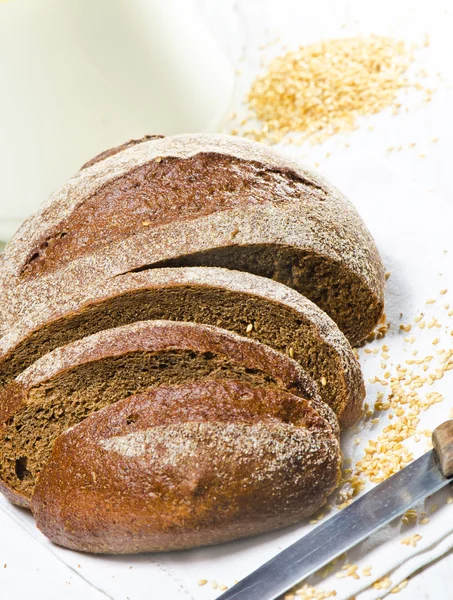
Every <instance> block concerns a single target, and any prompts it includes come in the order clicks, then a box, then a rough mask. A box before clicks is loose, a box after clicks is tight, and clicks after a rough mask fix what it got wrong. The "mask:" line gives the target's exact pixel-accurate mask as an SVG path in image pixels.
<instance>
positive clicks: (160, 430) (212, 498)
mask: <svg viewBox="0 0 453 600" xmlns="http://www.w3.org/2000/svg"><path fill="white" fill-rule="evenodd" d="M339 476H340V450H339V444H338V441H337V439H336V438H335V436H333V435H332V433H331V430H330V428H329V426H328V425H327V424H326V422H325V421H324V419H322V418H320V417H319V415H318V414H317V413H316V411H315V410H314V409H313V408H312V406H311V405H310V403H309V402H307V401H306V400H303V399H302V398H298V397H296V396H294V395H292V394H290V393H288V392H285V391H283V390H281V389H279V388H276V387H272V386H270V387H268V386H263V387H254V386H251V385H250V384H249V383H246V382H239V381H234V380H228V381H199V382H192V383H186V384H182V385H179V386H167V385H165V386H161V387H158V388H155V389H153V390H151V391H149V392H145V393H143V394H141V395H138V396H133V397H130V398H127V399H125V400H121V401H120V402H117V403H116V404H114V405H112V406H109V407H107V408H104V409H103V410H100V411H99V412H97V413H95V414H93V415H91V416H90V417H88V418H87V419H85V420H84V421H83V422H82V423H79V424H78V425H76V426H75V427H73V428H71V429H70V430H68V431H66V432H65V433H63V434H62V435H61V436H59V437H58V438H57V440H56V442H55V444H54V447H53V450H52V453H51V455H50V457H49V459H48V461H47V463H46V464H45V466H44V468H43V469H42V470H41V473H40V475H39V477H38V482H37V485H36V488H35V492H34V494H33V498H32V510H33V513H34V515H35V518H36V520H37V524H38V527H39V528H40V529H41V531H42V532H43V533H44V534H45V535H46V536H47V537H48V538H50V539H51V540H52V542H55V543H57V544H60V545H61V546H65V547H67V548H71V549H72V550H81V551H84V552H95V553H123V554H124V553H133V552H150V551H165V550H180V549H185V548H193V547H195V546H201V545H206V544H216V543H219V542H225V541H229V540H233V539H237V538H242V537H245V536H249V535H253V534H257V533H262V532H265V531H269V530H271V529H275V528H278V527H283V526H286V525H291V524H293V523H296V522H297V521H300V520H301V519H303V518H304V517H307V516H309V515H311V514H312V513H314V512H315V511H316V510H318V509H319V508H320V507H321V506H322V505H323V504H324V502H325V500H326V497H327V495H328V494H329V493H330V492H331V491H332V490H333V489H334V488H335V487H336V486H337V484H338V481H339Z"/></svg>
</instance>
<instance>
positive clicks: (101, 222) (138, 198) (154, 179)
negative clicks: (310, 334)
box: [0, 135, 384, 344]
mask: <svg viewBox="0 0 453 600" xmlns="http://www.w3.org/2000/svg"><path fill="white" fill-rule="evenodd" d="M194 173H195V174H194ZM126 213H127V218H125V217H124V215H125V214H126ZM92 224H93V225H92ZM200 233H201V234H200ZM4 263H5V269H4V273H3V276H1V280H2V281H1V286H2V287H3V289H4V292H5V293H4V295H5V294H6V295H7V296H9V295H10V297H9V298H8V301H7V302H5V300H3V302H2V298H0V304H1V307H0V311H1V312H2V313H3V315H4V317H3V318H4V323H3V328H4V329H7V328H8V327H9V326H11V325H12V324H13V323H14V322H17V320H18V319H20V318H21V317H25V315H26V314H27V312H28V311H29V310H30V308H31V307H32V306H33V305H39V304H40V303H43V304H45V303H46V301H47V300H48V298H50V297H52V296H53V297H58V294H59V291H60V290H59V289H58V286H57V282H58V279H59V277H60V276H61V274H60V271H61V269H65V279H66V286H67V287H69V289H77V288H78V287H83V286H85V285H87V284H89V283H94V282H98V281H101V280H102V279H104V278H108V277H113V276H116V275H118V274H121V273H124V272H130V271H133V270H137V269H142V268H144V267H146V266H147V265H148V266H151V267H153V268H156V267H162V266H196V265H197V266H202V265H203V266H223V267H227V268H236V269H238V270H244V271H252V272H254V273H256V274H258V275H263V276H266V277H272V278H274V279H276V280H278V281H281V282H282V283H285V284H286V285H290V286H292V287H294V288H295V289H297V290H298V291H300V292H302V293H304V294H305V295H307V296H308V297H310V298H312V299H313V300H314V301H315V302H317V303H318V304H319V305H320V306H321V307H322V308H323V310H325V311H326V312H328V313H329V314H330V315H331V316H332V317H333V318H334V320H335V321H336V322H337V323H338V324H339V325H340V328H342V330H343V331H344V332H345V333H346V335H347V336H348V339H349V340H350V341H351V343H352V344H355V343H357V342H359V341H360V340H362V339H363V338H364V337H366V336H367V335H368V333H369V332H370V331H371V330H372V329H373V328H374V327H375V325H376V324H377V322H378V321H379V319H380V318H381V316H382V311H383V302H384V293H383V292H384V269H383V266H382V263H381V260H380V258H379V254H378V251H377V249H376V246H375V244H374V241H373V239H372V237H371V235H370V233H369V231H368V230H367V229H366V227H365V225H364V224H363V222H362V220H361V219H360V217H359V215H358V214H357V212H356V211H355V209H354V208H353V207H352V205H351V204H350V203H349V202H348V201H347V200H346V199H345V198H344V197H343V196H342V195H341V194H340V193H339V192H338V190H336V189H335V188H334V187H333V186H331V185H330V184H328V183H327V182H326V181H324V180H323V179H322V178H320V177H319V176H318V175H317V174H315V173H311V172H309V171H308V170H307V169H304V168H303V167H302V166H301V165H298V164H296V163H294V162H292V161H290V160H288V159H286V158H284V157H282V156H279V155H278V154H277V153H276V152H274V151H273V150H271V149H269V148H266V147H264V146H263V145H260V144H254V143H252V142H250V141H247V140H240V139H237V138H233V137H228V136H220V135H183V136H169V137H166V138H163V139H154V140H150V141H147V142H143V143H139V144H136V145H135V146H132V147H129V148H127V149H126V150H123V151H120V152H117V153H116V154H114V155H113V156H109V157H108V158H105V159H104V160H101V161H100V162H98V163H95V164H93V165H92V166H91V167H90V168H88V169H83V170H82V171H81V172H79V173H78V174H77V175H76V176H75V177H74V178H73V179H72V180H71V181H69V182H68V183H67V184H66V186H64V188H63V189H62V190H61V191H60V192H58V193H56V194H55V195H54V196H53V198H52V199H51V201H50V202H48V203H47V204H46V205H45V206H44V207H43V208H42V209H41V210H40V211H39V212H38V213H37V214H36V215H34V216H33V217H31V218H30V219H29V220H28V221H27V222H25V223H24V224H23V226H22V227H21V228H20V230H19V231H18V232H17V233H16V235H15V236H14V237H13V239H12V240H11V242H10V243H9V244H8V246H7V247H6V249H5V261H4Z"/></svg>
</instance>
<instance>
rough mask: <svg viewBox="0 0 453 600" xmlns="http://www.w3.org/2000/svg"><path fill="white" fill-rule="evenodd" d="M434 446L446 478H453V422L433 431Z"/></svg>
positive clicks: (447, 422) (443, 424)
mask: <svg viewBox="0 0 453 600" xmlns="http://www.w3.org/2000/svg"><path fill="white" fill-rule="evenodd" d="M433 446H434V448H435V450H436V452H437V456H438V458H439V463H440V469H441V471H442V473H443V475H444V477H453V421H445V423H442V425H439V427H437V428H436V429H435V430H434V431H433Z"/></svg>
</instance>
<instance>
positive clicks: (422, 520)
mask: <svg viewBox="0 0 453 600" xmlns="http://www.w3.org/2000/svg"><path fill="white" fill-rule="evenodd" d="M428 523H429V519H428V517H423V519H420V525H427V524H428Z"/></svg>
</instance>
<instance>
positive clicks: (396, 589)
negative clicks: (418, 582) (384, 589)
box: [390, 579, 409, 594]
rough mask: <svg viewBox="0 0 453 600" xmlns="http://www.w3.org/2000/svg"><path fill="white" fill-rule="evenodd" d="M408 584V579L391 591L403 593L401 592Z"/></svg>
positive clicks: (392, 592)
mask: <svg viewBox="0 0 453 600" xmlns="http://www.w3.org/2000/svg"><path fill="white" fill-rule="evenodd" d="M408 583H409V580H408V579H403V581H402V582H401V583H399V584H398V585H396V586H395V587H394V588H393V589H392V590H390V593H391V594H397V593H398V592H401V590H404V588H406V587H407V584H408Z"/></svg>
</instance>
